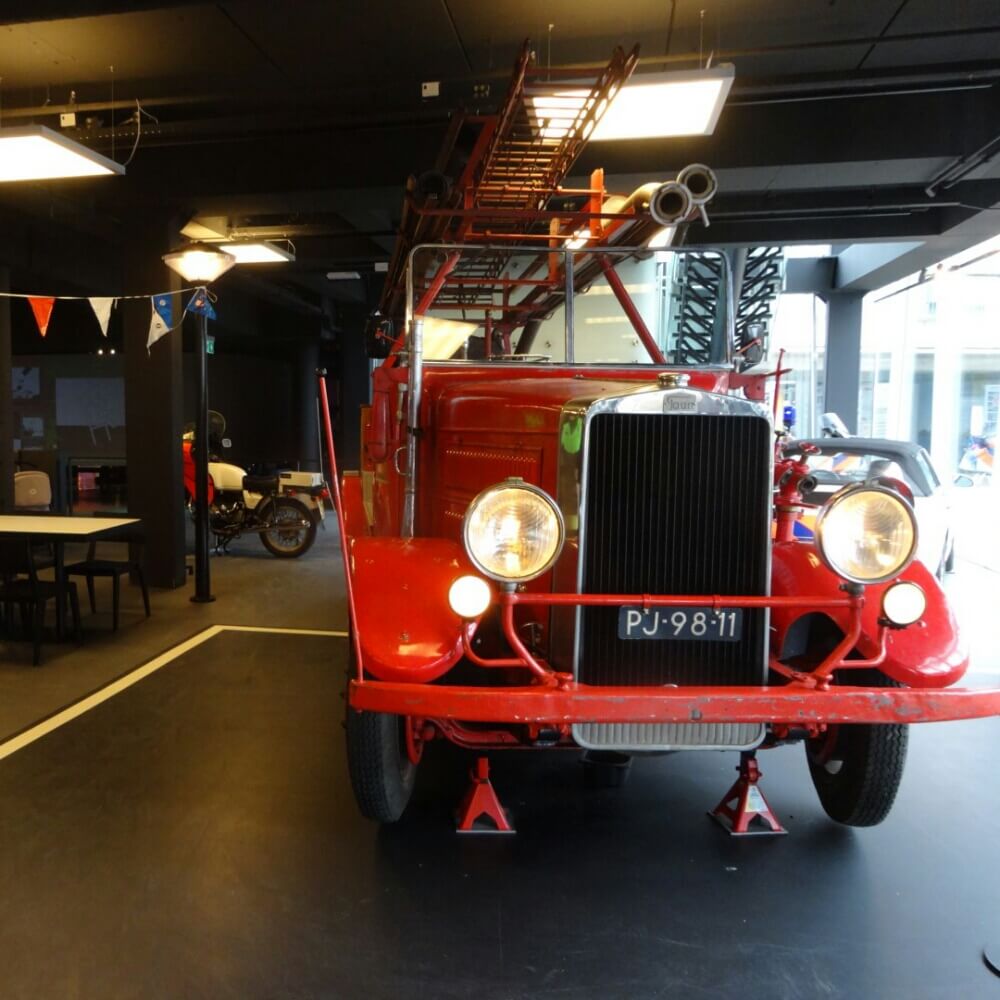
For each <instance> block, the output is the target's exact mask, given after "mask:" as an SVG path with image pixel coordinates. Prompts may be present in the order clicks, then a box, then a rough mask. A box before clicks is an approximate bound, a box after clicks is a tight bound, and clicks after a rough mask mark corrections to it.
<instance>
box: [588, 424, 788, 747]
mask: <svg viewBox="0 0 1000 1000" xmlns="http://www.w3.org/2000/svg"><path fill="white" fill-rule="evenodd" d="M772 446H773V438H772V435H771V428H770V424H769V423H768V421H767V420H766V419H765V418H763V417H761V416H750V415H733V414H727V415H714V414H683V415H679V414H656V413H599V414H595V415H594V417H593V418H592V420H591V424H590V428H589V434H588V445H587V447H588V452H587V475H586V492H585V498H586V499H585V507H584V512H583V523H582V524H581V537H582V542H583V544H582V552H581V559H582V565H581V584H582V587H581V589H582V590H583V592H585V593H649V594H721V595H725V594H766V593H767V588H768V572H769V565H768V553H769V548H770V525H771V482H770V469H771V463H770V455H771V448H772ZM617 622H618V609H617V608H595V607H591V608H582V609H581V611H580V627H579V633H578V637H579V645H578V649H577V663H576V673H577V678H578V679H579V680H580V681H581V682H582V683H585V684H601V685H624V686H637V685H663V684H676V685H683V686H688V685H753V684H762V683H763V681H764V669H765V659H764V650H765V629H766V626H767V615H766V613H765V612H764V611H760V610H745V611H744V615H743V622H744V624H743V636H742V638H741V639H740V640H739V641H738V642H711V641H694V640H688V641H677V640H623V639H619V638H618V629H617ZM657 728H660V727H657ZM684 728H688V729H690V728H692V727H684ZM738 728H743V727H738ZM685 742H688V741H685Z"/></svg>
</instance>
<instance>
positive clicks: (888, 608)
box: [882, 580, 927, 628]
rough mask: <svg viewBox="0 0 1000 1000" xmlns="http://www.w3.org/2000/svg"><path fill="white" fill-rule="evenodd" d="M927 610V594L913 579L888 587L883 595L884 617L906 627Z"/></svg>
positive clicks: (892, 622)
mask: <svg viewBox="0 0 1000 1000" xmlns="http://www.w3.org/2000/svg"><path fill="white" fill-rule="evenodd" d="M926 610H927V595H926V594H924V592H923V590H922V589H921V588H920V587H919V586H918V585H917V584H915V583H913V582H912V581H911V580H901V581H900V582H899V583H894V584H893V585H892V586H891V587H887V588H886V591H885V593H884V594H883V595H882V617H883V618H885V619H887V620H888V621H889V622H890V623H891V624H893V625H897V626H899V627H900V628H904V627H905V626H907V625H912V624H913V623H914V622H915V621H919V620H920V619H921V618H922V617H923V614H924V612H925V611H926Z"/></svg>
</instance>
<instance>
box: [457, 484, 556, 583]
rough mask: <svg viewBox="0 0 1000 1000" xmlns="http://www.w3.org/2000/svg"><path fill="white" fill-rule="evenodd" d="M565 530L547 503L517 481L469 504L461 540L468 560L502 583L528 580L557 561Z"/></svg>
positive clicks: (545, 497)
mask: <svg viewBox="0 0 1000 1000" xmlns="http://www.w3.org/2000/svg"><path fill="white" fill-rule="evenodd" d="M564 535H565V529H564V526H563V519H562V514H561V513H560V511H559V508H558V507H557V506H556V505H555V503H554V501H553V500H552V498H551V497H550V496H549V495H548V494H547V493H545V492H544V491H543V490H540V489H538V487H537V486H531V485H529V484H528V483H525V482H522V481H521V480H513V479H509V480H507V481H506V482H503V483H499V484H497V485H496V486H491V487H490V488H489V489H488V490H484V491H483V492H482V493H480V494H479V496H477V497H476V499H475V500H473V501H472V503H471V504H469V509H468V511H467V512H466V514H465V525H464V528H463V536H464V539H465V550H466V552H468V554H469V558H470V559H471V560H472V561H473V563H474V564H475V565H476V567H477V569H479V570H480V571H481V572H482V573H484V574H485V575H486V576H489V577H492V578H493V579H494V580H500V581H501V582H504V583H521V582H523V581H525V580H533V579H534V578H535V577H536V576H540V575H541V574H542V573H544V572H545V571H546V570H547V569H548V568H549V567H550V566H551V565H552V564H553V563H554V562H555V561H556V559H557V558H558V556H559V552H560V550H561V549H562V545H563V537H564Z"/></svg>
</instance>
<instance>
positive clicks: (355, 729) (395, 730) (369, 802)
mask: <svg viewBox="0 0 1000 1000" xmlns="http://www.w3.org/2000/svg"><path fill="white" fill-rule="evenodd" d="M352 650H353V645H352ZM353 660H354V656H353V653H352V655H351V656H350V657H349V661H353ZM353 676H354V671H353V670H351V669H350V668H349V672H348V677H349V678H350V677H353ZM346 702H347V699H346V698H345V703H346ZM405 724H406V720H405V718H404V717H403V716H401V715H386V714H385V713H383V712H357V711H355V710H354V709H353V708H351V706H350V704H347V720H346V723H345V726H344V728H345V730H346V733H347V769H348V771H349V772H350V775H351V788H352V789H353V790H354V798H355V800H356V801H357V803H358V808H359V809H360V810H361V814H362V815H363V816H365V817H367V818H368V819H373V820H376V821H377V822H379V823H395V822H396V821H397V820H398V819H399V818H400V817H401V816H402V815H403V812H404V811H405V809H406V806H407V804H408V803H409V801H410V796H411V795H412V794H413V786H414V784H415V782H416V780H417V766H416V764H414V763H413V762H412V761H411V760H410V758H409V757H408V756H407V753H406V736H405V732H404V727H405Z"/></svg>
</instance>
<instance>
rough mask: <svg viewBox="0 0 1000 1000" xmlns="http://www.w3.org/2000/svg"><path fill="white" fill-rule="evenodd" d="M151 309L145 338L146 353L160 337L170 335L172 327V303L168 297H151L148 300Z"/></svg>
mask: <svg viewBox="0 0 1000 1000" xmlns="http://www.w3.org/2000/svg"><path fill="white" fill-rule="evenodd" d="M150 303H151V305H152V307H153V315H152V316H150V318H149V336H148V337H147V338H146V350H147V351H148V350H149V349H150V348H151V347H152V346H153V344H155V343H156V342H157V341H158V340H159V339H160V337H162V336H163V335H164V334H165V333H170V331H171V329H173V327H172V326H171V323H172V322H173V303H172V302H171V300H170V296H169V295H153V296H151V298H150Z"/></svg>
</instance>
